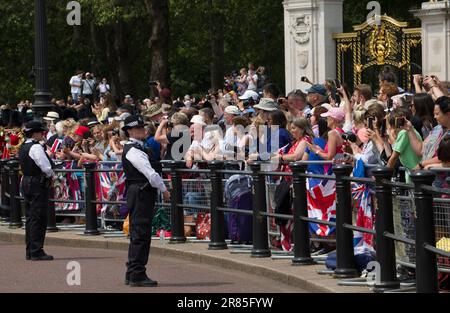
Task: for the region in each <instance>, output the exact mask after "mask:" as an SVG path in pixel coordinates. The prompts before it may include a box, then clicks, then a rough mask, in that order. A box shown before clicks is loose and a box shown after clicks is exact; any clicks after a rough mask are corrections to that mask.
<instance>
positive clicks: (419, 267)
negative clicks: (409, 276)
mask: <svg viewBox="0 0 450 313" xmlns="http://www.w3.org/2000/svg"><path fill="white" fill-rule="evenodd" d="M411 179H412V181H413V183H414V187H415V189H414V199H415V203H416V214H417V219H416V290H417V292H419V293H436V292H438V270H437V263H436V254H434V253H433V252H431V251H428V250H426V249H425V248H424V246H425V245H426V244H430V245H432V246H435V245H436V233H435V229H434V210H433V194H432V193H431V192H429V191H426V190H423V189H422V187H421V186H422V185H427V186H431V185H432V184H433V181H434V179H435V174H434V173H433V172H430V171H420V172H417V173H413V174H411Z"/></svg>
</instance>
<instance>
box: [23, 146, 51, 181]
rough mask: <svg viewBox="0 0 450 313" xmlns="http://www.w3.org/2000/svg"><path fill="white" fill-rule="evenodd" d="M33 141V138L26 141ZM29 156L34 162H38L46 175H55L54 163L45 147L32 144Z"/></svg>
mask: <svg viewBox="0 0 450 313" xmlns="http://www.w3.org/2000/svg"><path fill="white" fill-rule="evenodd" d="M32 141H33V140H32V139H28V140H27V141H25V143H30V142H32ZM28 156H29V157H30V158H31V159H32V160H33V161H34V163H36V165H37V166H38V167H39V168H40V169H41V171H42V172H43V173H44V174H45V176H47V177H52V176H53V175H54V172H53V170H52V165H51V164H50V161H49V160H48V157H47V154H46V153H45V150H44V147H42V146H41V145H40V144H35V145H32V146H31V148H30V151H29V153H28Z"/></svg>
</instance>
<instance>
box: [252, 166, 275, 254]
mask: <svg viewBox="0 0 450 313" xmlns="http://www.w3.org/2000/svg"><path fill="white" fill-rule="evenodd" d="M250 168H251V170H252V172H253V173H252V178H253V249H252V254H251V256H252V257H254V258H269V257H270V256H271V252H270V249H269V234H268V232H267V218H266V217H265V216H263V215H261V212H263V213H264V212H267V204H266V180H265V176H264V173H262V172H261V162H252V163H251V164H250Z"/></svg>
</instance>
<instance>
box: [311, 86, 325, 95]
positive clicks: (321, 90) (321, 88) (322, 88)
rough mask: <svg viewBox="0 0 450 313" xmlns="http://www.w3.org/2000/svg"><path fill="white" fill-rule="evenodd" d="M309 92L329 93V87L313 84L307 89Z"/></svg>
mask: <svg viewBox="0 0 450 313" xmlns="http://www.w3.org/2000/svg"><path fill="white" fill-rule="evenodd" d="M307 93H317V94H319V95H322V96H326V95H327V89H326V88H325V86H324V85H313V86H312V87H311V88H309V89H308V90H307Z"/></svg>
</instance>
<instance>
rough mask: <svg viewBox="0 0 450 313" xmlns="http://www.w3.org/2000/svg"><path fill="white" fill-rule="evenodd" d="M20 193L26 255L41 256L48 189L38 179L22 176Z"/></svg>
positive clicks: (44, 183) (45, 225) (42, 252)
mask: <svg viewBox="0 0 450 313" xmlns="http://www.w3.org/2000/svg"><path fill="white" fill-rule="evenodd" d="M22 191H23V195H24V198H25V216H26V224H25V241H26V253H27V256H30V257H38V256H42V255H43V254H44V250H43V247H44V240H45V232H46V230H47V215H48V204H49V196H50V189H49V187H48V186H47V184H46V182H42V181H41V178H40V177H33V176H24V177H23V180H22Z"/></svg>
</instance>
